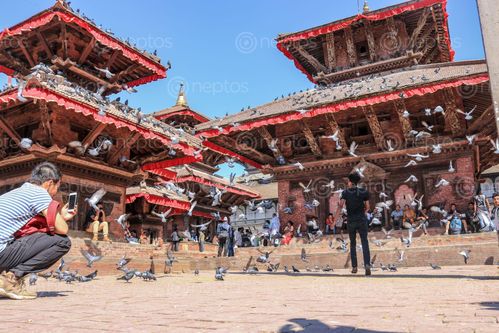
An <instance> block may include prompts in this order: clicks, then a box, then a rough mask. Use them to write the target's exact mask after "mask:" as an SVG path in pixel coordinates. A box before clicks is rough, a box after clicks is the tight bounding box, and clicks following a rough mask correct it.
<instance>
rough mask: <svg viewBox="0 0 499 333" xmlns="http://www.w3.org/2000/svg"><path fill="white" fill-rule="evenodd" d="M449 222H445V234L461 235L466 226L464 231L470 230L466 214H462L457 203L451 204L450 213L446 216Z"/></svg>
mask: <svg viewBox="0 0 499 333" xmlns="http://www.w3.org/2000/svg"><path fill="white" fill-rule="evenodd" d="M446 220H447V222H446V223H445V232H444V235H447V234H449V231H450V234H451V235H460V234H461V233H462V229H463V227H464V232H466V233H467V232H468V225H467V224H466V220H465V215H464V214H461V213H459V212H458V211H457V208H456V205H455V204H451V205H450V211H449V215H447V218H446Z"/></svg>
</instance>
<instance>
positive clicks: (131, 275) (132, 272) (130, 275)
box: [117, 270, 137, 283]
mask: <svg viewBox="0 0 499 333" xmlns="http://www.w3.org/2000/svg"><path fill="white" fill-rule="evenodd" d="M136 272H137V271H136V270H130V271H126V272H125V275H123V276H121V277H119V278H117V280H125V281H126V282H127V283H129V282H130V280H131V279H133V278H134V276H135V273H136Z"/></svg>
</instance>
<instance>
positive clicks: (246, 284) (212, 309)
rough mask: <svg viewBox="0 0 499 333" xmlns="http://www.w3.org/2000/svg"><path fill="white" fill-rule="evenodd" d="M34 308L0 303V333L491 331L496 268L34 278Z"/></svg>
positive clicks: (497, 319)
mask: <svg viewBox="0 0 499 333" xmlns="http://www.w3.org/2000/svg"><path fill="white" fill-rule="evenodd" d="M34 288H36V290H37V291H38V292H39V298H38V299H36V300H34V301H11V300H8V299H0V311H1V313H2V331H4V332H20V331H23V332H26V331H28V332H68V331H71V332H139V331H140V332H213V331H217V332H330V331H333V332H354V331H355V332H497V331H498V330H499V299H498V295H499V270H498V269H497V267H496V266H457V267H443V268H442V270H438V271H434V270H431V269H430V268H426V267H425V268H401V269H400V270H399V272H397V273H387V272H380V271H376V272H374V275H373V276H372V277H369V278H366V277H364V276H363V275H360V274H359V275H358V276H351V275H350V274H349V272H348V271H346V270H335V272H334V273H330V274H325V273H321V274H315V273H299V274H295V275H286V274H284V273H276V274H259V275H246V274H242V273H241V272H236V271H234V272H229V273H228V274H227V275H226V277H225V281H216V280H215V279H214V272H212V271H202V272H201V274H200V275H199V276H197V277H196V276H194V274H174V275H170V276H164V275H162V274H161V275H158V280H157V281H156V282H145V281H142V280H138V279H133V280H132V281H131V283H125V282H123V281H117V280H116V277H115V276H104V277H99V278H98V279H97V280H95V281H92V282H89V283H73V284H65V283H64V282H57V281H55V280H52V279H51V280H49V281H47V282H46V281H45V280H43V279H40V280H39V281H38V283H37V285H36V286H35V287H34Z"/></svg>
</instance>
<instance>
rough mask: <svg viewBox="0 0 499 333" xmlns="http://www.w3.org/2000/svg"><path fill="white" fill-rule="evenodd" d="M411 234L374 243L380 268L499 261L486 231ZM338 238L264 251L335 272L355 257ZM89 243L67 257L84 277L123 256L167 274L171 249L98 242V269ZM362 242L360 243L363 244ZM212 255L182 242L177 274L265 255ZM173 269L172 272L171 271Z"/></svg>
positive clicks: (243, 251) (107, 269)
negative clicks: (87, 253) (409, 239)
mask: <svg viewBox="0 0 499 333" xmlns="http://www.w3.org/2000/svg"><path fill="white" fill-rule="evenodd" d="M399 234H400V235H402V234H404V235H406V234H407V232H403V233H402V232H400V233H394V236H393V238H391V239H387V240H383V241H384V242H386V244H385V245H384V246H383V247H377V246H375V245H374V244H373V243H371V244H370V250H371V256H374V255H376V256H377V259H376V262H377V263H378V264H379V263H380V262H381V263H384V264H385V265H386V264H388V263H395V264H396V265H397V266H400V267H421V266H427V265H429V264H430V263H434V264H438V265H440V266H454V265H462V264H463V263H464V262H463V258H462V256H460V255H459V254H458V253H459V252H460V251H462V250H464V249H467V250H471V259H470V261H469V264H473V265H483V264H495V263H496V262H497V261H499V247H498V244H497V235H496V233H480V234H466V235H459V236H442V235H434V236H424V237H418V236H417V235H415V237H414V239H413V244H412V245H411V247H409V248H407V247H405V246H403V244H402V243H401V242H400V239H398V238H395V237H398V235H399ZM336 237H337V236H333V235H331V236H325V237H324V238H323V239H322V240H321V241H320V242H318V243H313V244H306V241H305V240H304V239H294V240H293V242H292V243H291V244H290V245H289V246H281V247H278V248H274V247H267V248H264V247H260V250H261V251H272V250H273V253H272V254H271V256H270V258H271V262H272V263H277V262H279V263H280V264H281V269H282V267H283V266H284V265H286V266H288V267H290V266H291V265H294V266H296V267H297V268H298V269H305V268H306V267H310V268H313V267H314V266H315V265H318V266H325V265H330V266H331V267H333V268H345V267H347V268H348V267H350V266H351V265H350V262H349V260H350V259H349V258H350V255H349V253H341V252H340V251H338V250H336V247H337V246H338V245H339V243H338V242H337V241H335V240H334V239H335V238H336ZM369 237H370V239H372V238H374V237H379V238H380V239H381V238H382V237H383V238H384V234H383V233H370V234H369ZM330 240H333V244H334V246H333V249H331V248H330V247H329V241H330ZM88 241H89V239H82V238H72V248H71V251H70V252H69V253H68V254H67V255H66V257H65V260H66V262H67V263H68V266H69V267H70V268H71V269H72V270H74V269H78V270H79V271H80V273H81V274H86V273H87V272H88V273H90V272H92V271H93V270H95V269H97V270H99V274H101V275H119V274H120V272H119V271H117V270H116V263H117V262H118V260H119V259H120V258H121V257H122V256H123V255H125V254H126V255H127V257H130V258H132V262H131V263H130V264H129V267H130V268H134V269H139V270H146V269H149V267H150V259H149V258H150V257H151V256H153V257H154V262H155V269H156V272H157V273H160V274H162V273H163V272H164V268H165V265H164V261H165V259H166V251H167V248H169V245H167V246H163V247H162V248H160V247H155V246H152V245H131V244H127V243H120V242H113V243H105V242H96V243H95V244H96V245H97V247H98V248H99V249H100V250H101V251H102V254H103V256H104V257H103V259H102V260H101V261H99V262H97V263H95V264H94V267H92V268H88V267H86V262H85V260H84V258H83V257H82V255H81V253H80V249H82V248H83V249H85V248H87V245H86V242H88ZM357 243H358V244H360V242H359V241H358V242H357ZM205 248H206V251H205V252H203V253H200V252H199V251H198V244H197V243H195V242H186V243H181V245H180V251H179V252H176V253H175V254H174V255H175V257H176V258H177V259H178V262H175V263H174V265H173V269H172V270H171V273H189V272H191V271H193V270H194V269H199V270H214V269H215V267H217V266H224V267H230V269H232V270H236V271H240V270H241V269H242V268H243V267H244V266H245V265H246V263H247V262H248V260H249V258H250V257H251V256H253V264H255V259H256V258H257V257H258V256H259V255H260V252H259V251H258V249H257V248H239V249H237V250H236V257H231V258H217V257H216V251H217V246H216V245H215V244H206V246H205ZM302 248H305V250H306V252H307V253H308V254H309V255H310V260H309V262H308V263H305V262H303V261H301V259H300V255H301V250H302ZM399 251H404V257H405V259H404V260H403V261H402V262H399V261H398V257H399ZM361 252H362V251H360V250H359V249H358V250H357V254H358V255H357V257H358V259H359V265H361V263H362V253H361ZM257 266H258V267H259V269H260V270H265V269H266V265H262V264H257ZM168 271H169V269H168Z"/></svg>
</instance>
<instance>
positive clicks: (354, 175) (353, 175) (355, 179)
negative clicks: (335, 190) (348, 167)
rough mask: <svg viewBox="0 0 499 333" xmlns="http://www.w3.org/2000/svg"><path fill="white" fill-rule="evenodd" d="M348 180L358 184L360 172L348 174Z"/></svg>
mask: <svg viewBox="0 0 499 333" xmlns="http://www.w3.org/2000/svg"><path fill="white" fill-rule="evenodd" d="M348 180H349V181H351V182H352V184H354V185H357V184H358V183H359V182H360V175H359V173H358V172H352V173H351V174H349V175H348Z"/></svg>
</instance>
